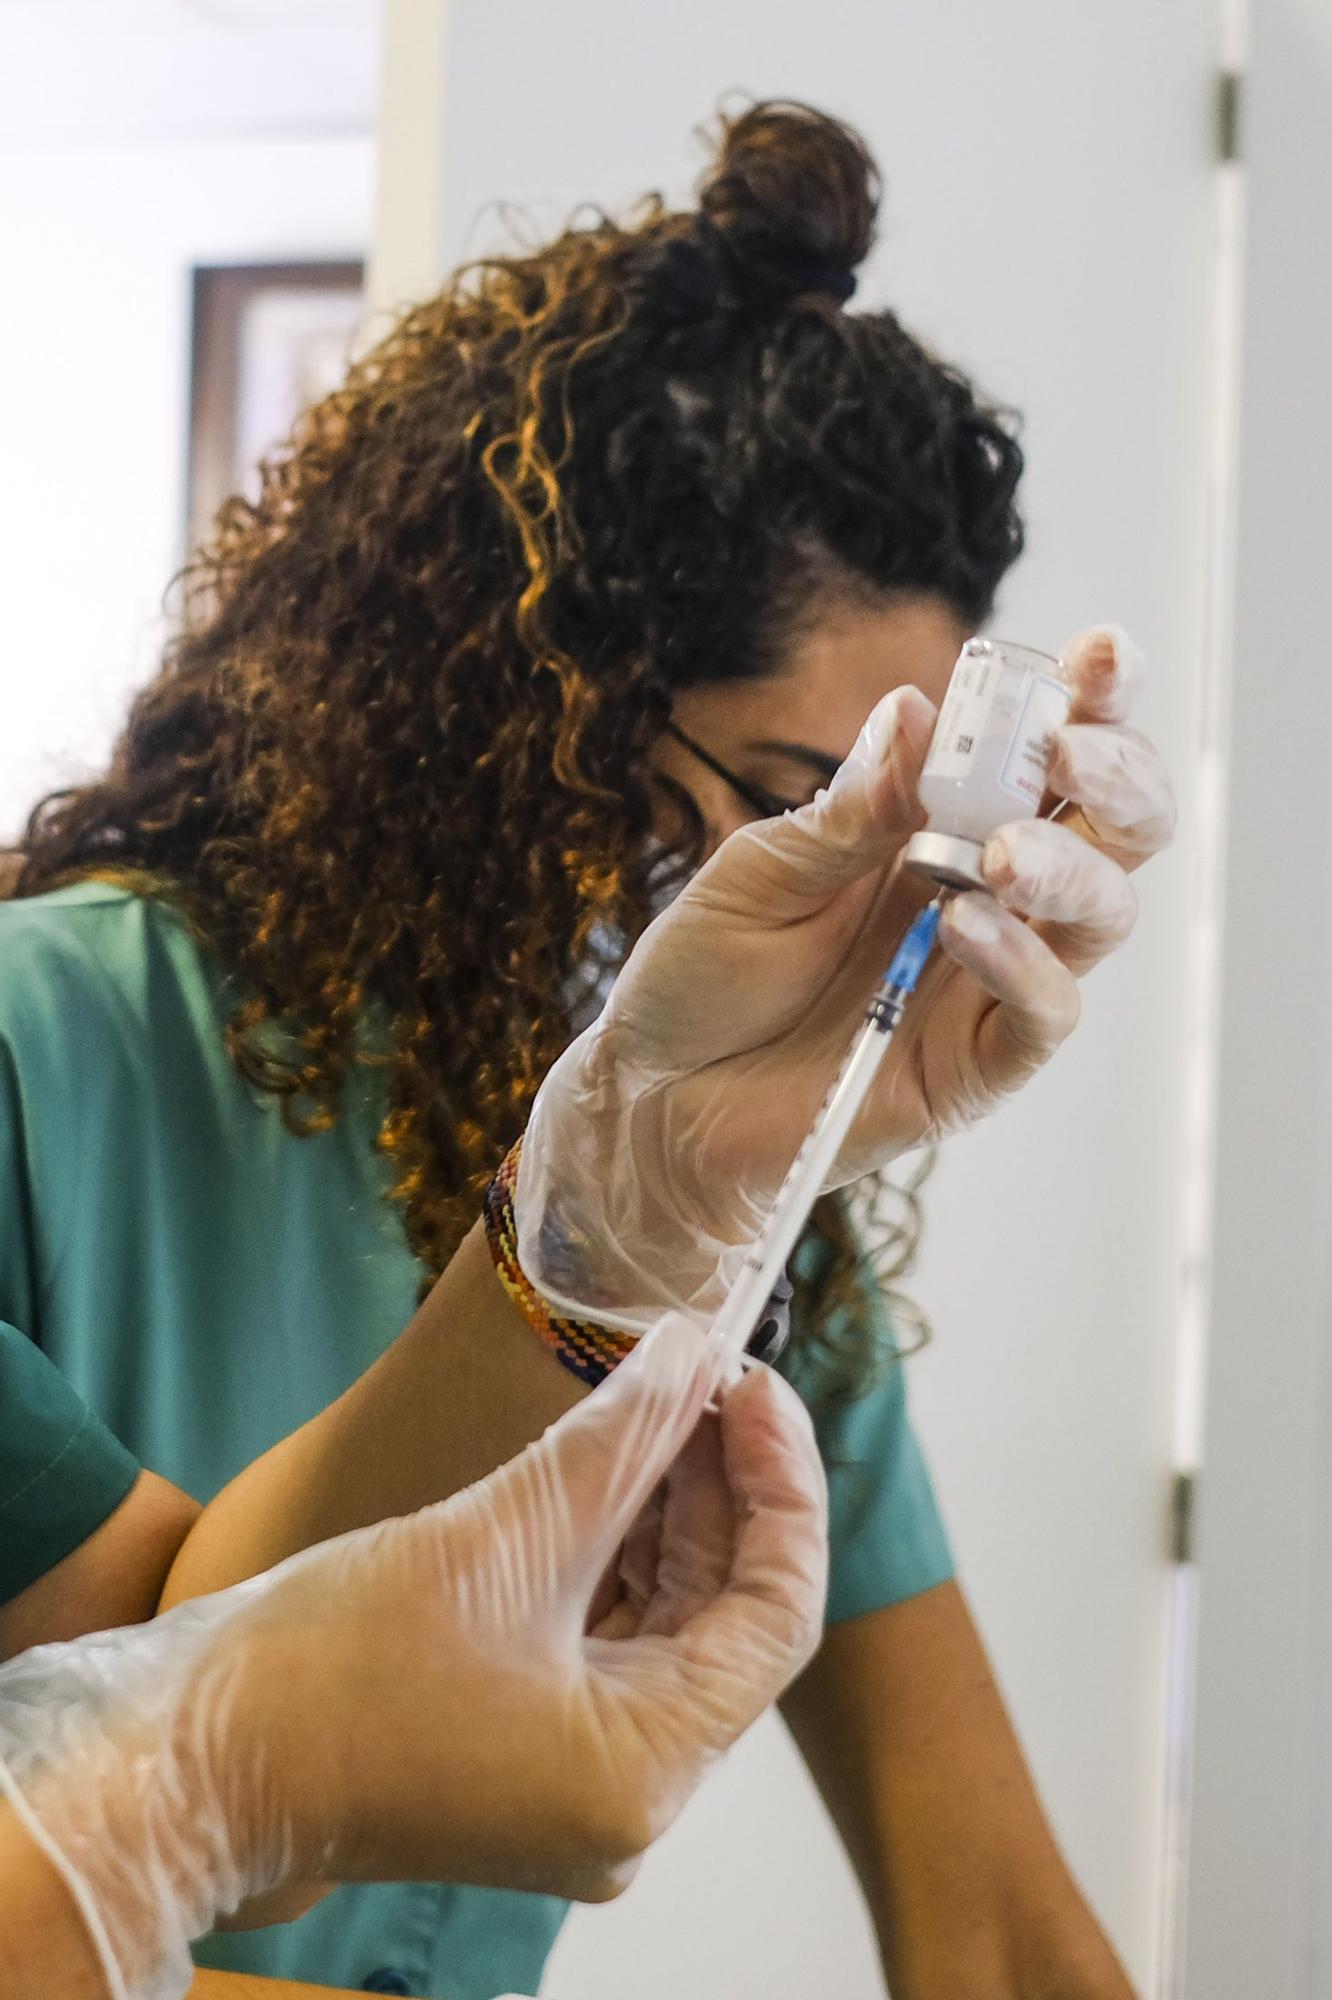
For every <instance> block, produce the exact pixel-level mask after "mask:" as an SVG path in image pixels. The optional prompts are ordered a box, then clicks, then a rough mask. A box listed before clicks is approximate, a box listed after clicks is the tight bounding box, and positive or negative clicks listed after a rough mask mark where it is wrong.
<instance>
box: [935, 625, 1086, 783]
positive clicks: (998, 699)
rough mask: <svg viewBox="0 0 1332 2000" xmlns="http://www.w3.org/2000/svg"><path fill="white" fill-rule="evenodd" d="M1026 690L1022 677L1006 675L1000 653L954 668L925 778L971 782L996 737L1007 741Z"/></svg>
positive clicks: (979, 656) (963, 660) (966, 660)
mask: <svg viewBox="0 0 1332 2000" xmlns="http://www.w3.org/2000/svg"><path fill="white" fill-rule="evenodd" d="M1055 685H1057V683H1056V684H1055ZM1020 688H1021V677H1020V676H1019V675H1016V674H1012V673H1009V672H1006V670H1005V667H1004V663H1003V661H1002V660H1000V659H997V658H996V657H995V656H994V654H992V653H985V654H977V655H974V656H971V657H968V656H967V655H966V654H964V655H963V657H962V658H961V659H960V660H959V661H958V663H957V666H956V667H955V668H954V669H953V678H952V680H951V681H950V682H949V684H948V693H947V694H946V696H945V697H944V705H943V713H942V714H941V715H940V717H939V721H938V724H937V726H936V728H935V731H934V741H933V743H932V744H931V745H930V753H929V756H928V757H927V758H926V759H925V769H924V771H923V772H922V776H923V777H930V778H943V779H961V778H965V777H966V776H967V775H968V773H969V772H970V771H971V768H972V766H973V764H974V763H975V761H976V756H977V753H978V752H979V750H980V748H981V746H982V744H985V743H993V742H994V740H995V739H996V738H998V739H1000V742H1001V743H1007V741H1008V739H1009V737H1010V735H1011V733H1012V730H1013V724H1014V721H1015V719H1016V716H1017V714H1018V710H1019V705H1020V704H1019V699H1018V691H1019V690H1020Z"/></svg>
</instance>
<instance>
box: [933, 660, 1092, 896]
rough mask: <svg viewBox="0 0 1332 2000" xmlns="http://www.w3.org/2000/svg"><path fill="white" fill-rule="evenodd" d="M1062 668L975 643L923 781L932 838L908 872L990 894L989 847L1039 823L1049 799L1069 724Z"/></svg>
mask: <svg viewBox="0 0 1332 2000" xmlns="http://www.w3.org/2000/svg"><path fill="white" fill-rule="evenodd" d="M1071 701H1072V690H1071V689H1070V687H1069V684H1068V675H1067V670H1066V669H1065V667H1064V665H1063V663H1062V661H1060V660H1056V659H1054V658H1053V657H1052V656H1051V655H1050V654H1049V653H1038V652H1036V651H1035V650H1034V649H1033V648H1032V647H1030V646H1014V645H1011V644H1010V643H1009V642H1008V641H1007V640H1003V639H968V640H967V643H966V645H965V646H964V647H963V648H962V652H961V655H960V657H959V659H958V662H957V665H956V666H955V667H954V668H953V674H952V679H951V680H950V681H949V683H948V692H947V693H946V694H945V696H944V701H943V707H942V708H941V709H940V711H939V720H938V722H937V723H936V724H935V729H934V735H933V737H932V739H931V741H930V747H929V752H928V754H927V756H926V758H925V764H924V768H923V770H922V771H921V774H920V800H921V804H922V805H923V806H924V808H925V811H926V813H927V814H928V816H929V817H928V820H927V823H926V825H925V828H924V831H923V832H921V833H916V834H913V835H912V837H911V839H910V840H909V841H908V842H907V849H906V855H905V860H906V865H907V867H908V868H914V869H916V870H917V871H918V872H919V873H920V874H922V875H928V876H929V878H930V880H931V881H933V882H940V883H943V884H945V885H946V886H947V887H948V888H950V889H983V888H984V887H985V881H984V878H983V876H982V875H981V872H980V864H981V855H982V854H983V852H984V849H985V843H986V841H987V839H988V838H989V836H990V835H991V834H992V833H993V832H994V830H995V828H996V827H1000V826H1006V825H1008V824H1009V822H1010V821H1012V820H1015V819H1031V818H1033V817H1034V816H1035V814H1036V813H1037V812H1039V810H1040V805H1041V800H1042V798H1043V797H1044V796H1045V790H1046V778H1045V772H1046V766H1047V764H1048V762H1049V757H1050V739H1051V736H1052V735H1053V733H1054V731H1055V730H1056V729H1058V728H1059V727H1060V726H1061V724H1063V723H1064V722H1065V721H1067V719H1068V711H1069V705H1070V703H1071Z"/></svg>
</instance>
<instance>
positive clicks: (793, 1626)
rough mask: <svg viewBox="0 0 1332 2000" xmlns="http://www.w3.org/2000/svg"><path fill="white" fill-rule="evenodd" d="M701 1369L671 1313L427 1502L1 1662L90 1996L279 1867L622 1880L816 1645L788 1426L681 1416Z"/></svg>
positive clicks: (159, 1984)
mask: <svg viewBox="0 0 1332 2000" xmlns="http://www.w3.org/2000/svg"><path fill="white" fill-rule="evenodd" d="M722 1366H723V1363H722V1360H721V1358H720V1354H719V1350H718V1349H717V1348H715V1347H714V1346H713V1345H712V1344H711V1343H709V1341H708V1340H707V1339H706V1337H705V1336H703V1335H702V1334H700V1333H699V1332H698V1331H697V1330H696V1329H695V1328H694V1327H693V1326H692V1325H691V1324H690V1323H689V1322H687V1321H685V1320H684V1319H682V1318H678V1317H677V1318H675V1319H673V1320H670V1321H668V1322H666V1323H665V1324H663V1325H662V1326H661V1327H660V1328H658V1329H657V1330H656V1332H655V1334H654V1335H653V1336H652V1337H651V1338H650V1339H648V1340H646V1341H644V1342H643V1344H642V1346H641V1348H639V1349H638V1350H636V1352H635V1353H634V1354H633V1355H632V1356H631V1357H630V1359H629V1360H628V1361H627V1362H626V1363H625V1364H624V1366H623V1367H622V1368H620V1369H619V1370H617V1372H616V1373H615V1375H614V1376H613V1377H612V1378H611V1379H610V1380H609V1381H608V1382H607V1383H606V1384H605V1385H604V1386H603V1387H602V1388H601V1389H599V1390H598V1391H597V1393H596V1394H595V1395H593V1396H592V1397H590V1398H589V1399H588V1400H587V1401H586V1402H585V1403H583V1404H581V1405H579V1407H578V1408H577V1409H576V1410H574V1411H572V1412H571V1413H570V1414H569V1415H568V1416H566V1417H564V1418H563V1419H562V1420H561V1421H560V1422H559V1423H558V1424H556V1425H555V1426H554V1427H553V1428H552V1429H551V1430H549V1431H548V1432H547V1433H546V1435H545V1436H544V1437H543V1438H542V1439H541V1440H540V1441H539V1442H538V1443H537V1444H535V1445H533V1446H532V1447H531V1448H530V1449H529V1450H527V1451H525V1452H523V1453H522V1455H521V1456H520V1457H518V1458H517V1459H515V1460H514V1461H513V1462H512V1463H511V1464H509V1465H507V1466H505V1467H503V1468H501V1470H500V1471H498V1472H496V1473H495V1474H493V1475H492V1476H491V1477H490V1478H488V1479H485V1480H482V1481H481V1482H480V1483H479V1484H478V1485H476V1486H473V1487H471V1488H469V1489H467V1490H466V1491H465V1492H463V1493H460V1494H458V1495H456V1496H455V1497H454V1498H453V1499H451V1500H448V1501H445V1502H443V1503H442V1504H440V1505H439V1506H436V1507H431V1508H427V1509H425V1510H424V1511H423V1512H422V1513H419V1514H417V1515H414V1516H411V1517H410V1518H408V1519H405V1520H395V1521H387V1522H384V1523H383V1524H382V1525H380V1526H378V1527H375V1528H370V1529H364V1530H358V1531H357V1532H355V1533H353V1534H350V1535H346V1536H344V1537H342V1538H341V1539H340V1540H338V1541H336V1542H330V1543H327V1544H325V1545H324V1546H322V1547H320V1548H316V1549H313V1550H309V1551H307V1552H305V1553H304V1554H302V1555H299V1556H296V1557H293V1558H292V1559H291V1560H290V1561H288V1562H286V1563H284V1564H282V1565H281V1566H280V1567H279V1568H278V1569H276V1570H273V1571H271V1572H270V1573H269V1574H268V1575H266V1576H263V1577H260V1578H257V1579H255V1580H254V1581H253V1582H250V1583H245V1584H241V1585H239V1586H237V1587H236V1588H235V1589H233V1590H229V1591H226V1592H223V1593H221V1594H220V1595H218V1596H216V1597H211V1598H204V1599H200V1600H197V1601H196V1602H193V1603H190V1604H185V1605H181V1606H180V1607H179V1608H178V1609H176V1610H174V1611H171V1612H169V1613H167V1614H166V1615H165V1616H164V1617H162V1618H159V1619H157V1620H156V1621H155V1622H154V1623H152V1624H150V1625H145V1626H139V1627H135V1628H133V1629H131V1630H128V1631H120V1632H113V1633H105V1634H100V1635H97V1636H96V1637H94V1638H92V1639H88V1640H80V1641H77V1642H74V1643H72V1644H69V1645H62V1646H47V1647H40V1648H34V1649H33V1650H32V1651H31V1652H29V1653H27V1654H24V1655H21V1656H20V1657H19V1658H18V1659H17V1660H15V1661H13V1662H11V1663H10V1664H9V1665H8V1666H7V1667H5V1668H3V1669H0V1784H3V1788H4V1790H5V1791H6V1792H8V1794H9V1795H10V1797H11V1799H13V1801H14V1802H15V1804H16V1805H17V1807H18V1809H19V1811H20V1814H21V1816H22V1817H23V1819H24V1821H25V1823H26V1824H27V1826H28V1827H29V1829H30V1831H31V1832H32V1833H33V1835H34V1838H36V1839H37V1840H38V1842H39V1844H40V1845H42V1846H43V1847H44V1848H45V1849H46V1851H47V1852H48V1854H50V1855H51V1857H52V1858H53V1859H54V1860H55V1862H56V1864H57V1866H58V1867H59V1868H60V1869H61V1871H62V1873H63V1874H64V1876H65V1878H66V1880H67V1882H68V1883H69V1885H70V1888H71V1890H72V1891H73V1894H74V1896H75V1900H76V1901H77V1903H78V1905H79V1908H80V1909H81V1911H82V1912H83V1913H84V1916H85V1920H86V1921H87V1922H88V1924H89V1928H90V1930H92V1931H93V1932H94V1936H95V1942H96V1943H97V1944H98V1946H99V1949H100V1950H101V1952H102V1956H103V1959H104V1962H105V1964H106V1967H107V1977H108V1983H109V1988H110V1991H111V1993H112V1995H113V1996H114V2000H126V1996H132V2000H175V1996H178V1995H181V1994H183V1993H184V1992H185V1990H186V1987H187V1985H188V1983H189V1978H190V1967H189V1962H188V1956H187V1952H186V1945H187V1941H188V1940H189V1939H190V1938H192V1937H197V1936H199V1935H201V1934H202V1933H203V1932H205V1931H207V1930H208V1929H209V1928H210V1927H211V1926H212V1924H213V1922H214V1921H215V1919H216V1918H217V1917H218V1916H219V1915H221V1914H224V1913H226V1912H228V1911H230V1910H232V1909H234V1908H235V1906H236V1905H237V1904H238V1903H239V1902H240V1901H241V1900H242V1899H243V1898H246V1897H250V1896H254V1895H259V1894H263V1893H265V1892H267V1891H269V1890H271V1889H272V1888H274V1887H275V1886H277V1885H278V1884H279V1883H280V1882H282V1881H284V1880H287V1879H312V1878H322V1879H333V1880H341V1879H349V1878H350V1879H386V1880H402V1879H404V1878H437V1879H443V1880H449V1881H455V1882H458V1881H461V1882H481V1883H491V1884H498V1885H502V1886H509V1887H520V1888H525V1889H536V1890H545V1891H548V1892H552V1893H556V1894H561V1895H567V1896H577V1897H582V1898H585V1899H592V1900H595V1899H598V1898H602V1897H605V1896H608V1895H611V1894H614V1893H615V1892H616V1891H617V1890H618V1889H619V1888H620V1887H622V1886H623V1884H624V1883H625V1882H626V1881H627V1880H628V1878H629V1876H630V1875H631V1873H632V1871H633V1869H634V1866H635V1865H636V1861H637V1857H638V1856H639V1854H640V1853H641V1852H642V1850H643V1848H644V1847H645V1846H646V1845H647V1844H648V1843H649V1842H650V1841H651V1840H653V1839H654V1838H655V1837H656V1835H657V1834H658V1833H660V1832H661V1831H662V1829H663V1828H664V1827H665V1826H666V1825H667V1824H668V1823H669V1822H670V1820H671V1819H672V1818H673V1817H674V1816H675V1814H676V1812H677V1811H678V1810H679V1807H680V1806H681V1804H682V1803H683V1802H684V1800H685V1799H686V1798H687V1797H688V1796H689V1794H690V1792H691V1791H692V1790H693V1788H694V1787H695V1785H696V1784H697V1783H698V1780H699V1778H700V1777H701V1776H702V1774H703V1772H704V1771H705V1770H706V1768H707V1767H708V1765H709V1764H710V1763H711V1762H712V1761H713V1760H714V1759H715V1758H716V1757H717V1756H718V1755H719V1754H720V1753H721V1752H722V1751H723V1750H724V1749H726V1748H727V1746H728V1745H729V1744H730V1743H731V1742H733V1741H734V1739H735V1738H736V1737H737V1736H739V1735H740V1733H741V1732H742V1731H743V1730H744V1729H745V1728H747V1727H748V1725H749V1724H750V1723H751V1722H752V1721H753V1720H754V1719H755V1717H756V1716H757V1715H758V1714H759V1713H760V1712H761V1710H762V1709H763V1708H765V1707H766V1706H767V1705H768V1703H770V1702H771V1701H772V1700H774V1699H775V1697H776V1696H777V1695H778V1694H779V1693H780V1692H781V1691H782V1689H783V1688H784V1687H785V1686H786V1685H787V1684H788V1682H789V1681H790V1680H791V1679H792V1678H793V1677H794V1676H795V1674H796V1673H797V1672H798V1671H799V1670H800V1668H801V1667H802V1666H803V1665H804V1663H805V1662H806V1660H807V1659H808V1658H809V1656H810V1654H811V1653H812V1652H813V1649H814V1646H815V1644H816V1641H817V1637H818V1631H819V1626H820V1620H821V1615H822V1609H823V1593H824V1585H825V1580H826V1495H825V1490H824V1483H823V1474H822V1469H821V1466H820V1462H819V1457H818V1453H817V1450H816V1447H815V1444H814V1439H813V1433H812V1430H811V1427H810V1423H809V1419H808V1417H807V1415H806V1413H805V1411H804V1409H803V1408H802V1406H801V1405H800V1403H799V1402H798V1400H797V1399H796V1397H795V1395H794V1394H793V1392H792V1391H791V1390H790V1389H789V1388H788V1387H787V1386H786V1384H785V1383H783V1382H782V1381H780V1380H779V1379H778V1377H776V1376H775V1375H773V1374H772V1373H771V1372H770V1371H769V1370H767V1369H763V1368H756V1369H753V1370H751V1371H750V1372H748V1373H747V1374H745V1375H744V1376H743V1377H742V1378H741V1379H740V1380H739V1382H738V1383H736V1384H735V1386H733V1387H726V1386H722V1387H721V1389H720V1394H721V1402H720V1414H719V1415H718V1416H716V1417H712V1416H708V1417H705V1418H704V1419H703V1421H702V1423H701V1424H700V1415H701V1413H702V1412H703V1410H704V1406H705V1404H706V1403H707V1401H708V1398H709V1397H710V1396H711V1395H712V1394H713V1393H714V1392H715V1391H717V1390H718V1388H719V1377H720V1373H721V1369H722ZM676 1461H678V1462H676ZM663 1479H664V1482H665V1484H664V1488H663V1489H662V1494H663V1495H664V1497H662V1496H661V1495H659V1496H658V1499H657V1502H656V1504H655V1505H654V1506H653V1508H652V1509H651V1510H650V1511H649V1514H648V1523H647V1526H646V1528H645V1529H640V1530H638V1531H636V1532H634V1533H632V1534H631V1531H633V1530H634V1524H635V1521H636V1520H637V1518H638V1517H639V1516H640V1514H642V1513H643V1511H644V1508H645V1503H647V1502H648V1500H649V1497H650V1496H652V1495H653V1493H654V1489H656V1488H657V1487H658V1485H659V1482H661V1481H663ZM626 1537H629V1538H630V1543H631V1547H632V1548H633V1550H634V1551H635V1556H634V1562H633V1565H632V1568H633V1584H632V1588H628V1587H626V1586H624V1585H622V1584H619V1583H612V1584H611V1586H610V1588H609V1593H608V1589H607V1583H606V1577H607V1573H608V1569H609V1566H610V1564H611V1563H612V1561H613V1559H614V1558H615V1556H616V1552H617V1551H618V1550H619V1549H620V1548H621V1546H622V1544H624V1542H625V1540H626ZM611 1574H612V1575H614V1572H612V1573H611ZM599 1585H600V1588H599ZM594 1594H595V1595H597V1596H598V1598H599V1600H600V1601H601V1615H600V1616H599V1618H598V1620H597V1623H596V1624H595V1625H594V1627H593V1628H592V1629H591V1630H590V1631H589V1630H588V1629H587V1627H588V1612H589V1606H590V1604H591V1603H592V1600H593V1597H594Z"/></svg>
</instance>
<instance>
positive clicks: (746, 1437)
mask: <svg viewBox="0 0 1332 2000" xmlns="http://www.w3.org/2000/svg"><path fill="white" fill-rule="evenodd" d="M721 1434H722V1450H723V1454H724V1458H725V1465H726V1476H727V1479H728V1482H729V1484H730V1488H731V1492H732V1495H733V1496H734V1501H735V1508H736V1516H737V1528H736V1537H735V1544H734V1548H733V1551H732V1557H731V1564H730V1574H729V1576H728V1578H727V1579H726V1582H725V1584H724V1586H723V1587H722V1588H721V1589H720V1590H719V1591H718V1593H717V1595H716V1596H715V1597H714V1598H713V1600H712V1601H711V1603H708V1604H705V1605H704V1606H702V1607H701V1608H700V1609H699V1610H697V1611H695V1613H694V1614H693V1616H692V1617H690V1618H689V1619H687V1620H686V1621H685V1623H684V1624H683V1625H682V1626H681V1627H680V1628H679V1631H678V1632H677V1634H676V1638H675V1641H674V1642H673V1644H674V1648H675V1656H676V1661H677V1664H678V1665H679V1666H680V1667H681V1669H682V1677H683V1680H684V1683H685V1685H686V1686H690V1687H693V1688H695V1689H699V1690H705V1691H706V1721H707V1724H708V1730H709V1735H710V1738H711V1741H710V1743H709V1745H708V1747H709V1748H710V1749H713V1750H720V1749H724V1748H726V1747H728V1745H729V1744H730V1742H732V1741H733V1740H734V1738H735V1737H736V1736H738V1735H739V1734H740V1733H741V1731H742V1730H744V1729H747V1728H748V1727H749V1724H750V1723H751V1722H753V1721H754V1720H755V1719H756V1717H757V1716H759V1715H760V1714H762V1712H763V1710H764V1709H765V1708H766V1707H767V1706H768V1704H769V1703H770V1702H773V1701H775V1700H776V1699H777V1697H778V1696H779V1695H780V1694H781V1693H783V1692H784V1690H785V1689H786V1688H787V1687H788V1686H789V1685H790V1683H791V1682H792V1681H793V1680H794V1679H795V1677H796V1675H797V1674H798V1673H799V1672H800V1670H801V1668H802V1667H804V1666H805V1665H806V1664H807V1663H808V1661H809V1659H810V1658H811V1656H812V1654H813V1653H814V1651H815V1648H816V1646H817V1645H818V1641H819V1635H820V1631H821V1627H822V1620H823V1608H824V1598H825V1594H826V1591H827V1582H828V1490H827V1483H826V1480H825V1478H824V1472H823V1464H822V1460H821V1459H820V1456H819V1450H818V1445H817V1443H816V1441H815V1437H814V1428H813V1425H812V1424H811V1422H810V1419H809V1413H808V1411H807V1410H806V1409H805V1407H804V1405H803V1404H802V1403H801V1401H800V1399H799V1398H798V1397H797V1395H796V1393H795V1391H794V1390H793V1389H792V1388H791V1387H790V1385H789V1384H788V1383H786V1382H784V1381H783V1380H782V1379H781V1377H780V1376H778V1375H776V1374H774V1373H773V1371H772V1370H771V1369H770V1368H761V1367H760V1368H753V1369H751V1370H749V1372H748V1373H747V1374H746V1375H745V1376H744V1377H743V1378H742V1380H741V1382H740V1383H739V1385H738V1386H737V1387H736V1388H734V1389H732V1390H730V1391H729V1392H728V1393H727V1395H726V1396H725V1398H724V1400H723V1402H722V1407H721Z"/></svg>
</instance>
